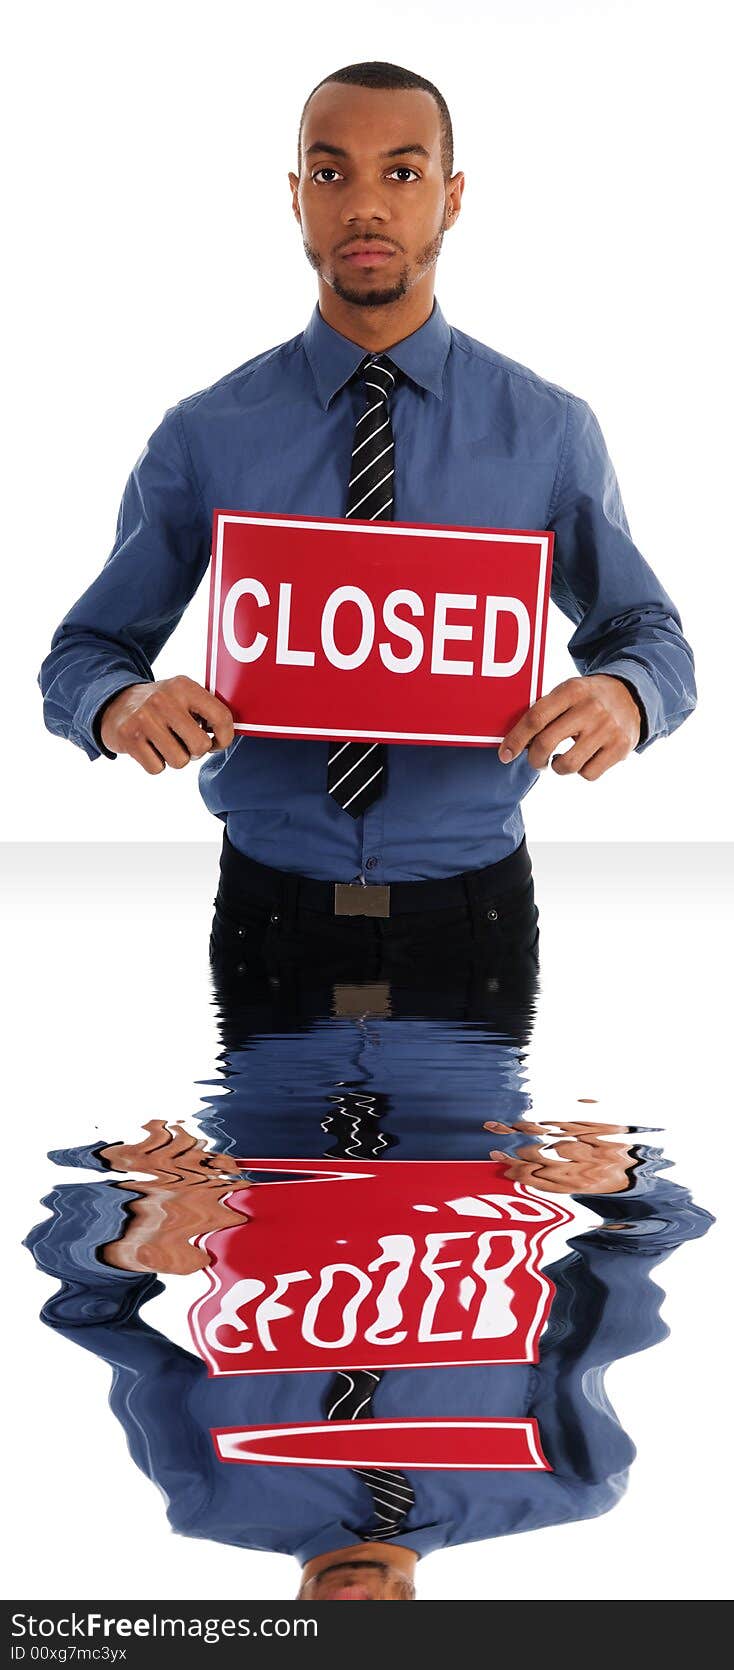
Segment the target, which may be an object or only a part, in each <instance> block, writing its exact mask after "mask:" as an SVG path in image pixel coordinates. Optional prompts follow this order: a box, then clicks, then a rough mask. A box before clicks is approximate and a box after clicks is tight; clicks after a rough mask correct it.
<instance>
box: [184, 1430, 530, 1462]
mask: <svg viewBox="0 0 734 1670" xmlns="http://www.w3.org/2000/svg"><path fill="white" fill-rule="evenodd" d="M357 1424H359V1425H361V1424H362V1423H357ZM364 1424H365V1425H366V1424H367V1423H366V1422H365V1423H364ZM345 1428H347V1429H348V1430H349V1431H351V1432H352V1433H354V1430H355V1422H354V1421H331V1422H329V1423H327V1422H325V1421H319V1422H315V1423H314V1424H313V1425H311V1426H275V1427H244V1428H240V1427H211V1428H210V1432H211V1435H212V1438H213V1440H214V1445H215V1448H216V1450H217V1453H218V1455H219V1457H220V1460H221V1461H243V1462H253V1461H255V1462H256V1461H259V1462H265V1463H267V1464H268V1466H271V1467H272V1466H276V1467H400V1466H402V1467H405V1468H406V1469H407V1471H408V1472H409V1473H412V1472H421V1471H425V1470H426V1469H428V1470H430V1471H431V1472H434V1471H435V1472H453V1471H455V1469H456V1468H460V1469H461V1471H462V1472H468V1473H478V1472H490V1471H491V1472H493V1473H500V1472H511V1473H523V1472H530V1471H534V1472H538V1471H542V1472H544V1473H545V1472H550V1471H552V1469H551V1468H549V1467H548V1464H547V1462H546V1460H545V1458H544V1456H543V1455H542V1454H541V1452H540V1449H539V1444H538V1428H537V1422H536V1420H535V1419H534V1417H533V1416H523V1417H520V1418H519V1419H514V1418H513V1417H507V1418H505V1417H503V1416H486V1417H483V1416H479V1417H478V1418H477V1419H475V1420H462V1419H460V1418H458V1419H454V1418H451V1417H446V1418H444V1419H441V1418H440V1417H439V1418H438V1419H435V1420H426V1419H425V1418H421V1417H420V1416H416V1417H415V1418H414V1419H410V1418H406V1419H401V1418H400V1417H398V1418H397V1419H396V1420H387V1421H379V1420H377V1421H375V1420H371V1421H370V1422H369V1428H370V1435H372V1434H373V1433H375V1432H384V1433H386V1435H387V1439H386V1442H387V1445H388V1449H387V1451H386V1455H385V1458H384V1459H381V1460H376V1459H375V1457H374V1456H368V1457H365V1458H364V1459H361V1460H356V1459H355V1458H354V1457H352V1456H350V1457H349V1459H348V1460H346V1459H344V1458H342V1457H337V1458H336V1459H334V1458H332V1457H331V1456H330V1455H329V1454H328V1443H329V1440H330V1439H331V1438H333V1437H334V1434H335V1430H336V1432H343V1431H344V1430H345ZM508 1429H512V1430H513V1431H516V1432H522V1434H523V1436H524V1438H525V1442H526V1444H527V1449H528V1455H529V1458H530V1459H529V1460H528V1461H463V1460H461V1461H457V1460H456V1459H455V1458H454V1459H453V1460H451V1461H408V1462H406V1461H405V1460H404V1459H403V1460H402V1461H400V1460H398V1459H394V1458H393V1457H392V1454H391V1451H390V1449H389V1444H390V1440H391V1439H392V1438H395V1437H397V1435H398V1433H401V1432H415V1431H419V1432H420V1431H428V1432H430V1433H435V1432H439V1431H451V1432H463V1431H469V1432H477V1431H478V1432H484V1433H486V1434H487V1435H489V1433H490V1432H507V1431H508ZM313 1433H319V1434H320V1435H321V1436H322V1437H323V1438H324V1440H325V1442H326V1449H325V1453H324V1454H323V1455H320V1456H310V1455H283V1454H282V1452H281V1453H279V1452H278V1451H277V1450H271V1451H269V1450H264V1449H263V1450H261V1449H257V1448H255V1446H256V1445H257V1444H258V1443H261V1442H262V1441H263V1440H264V1439H266V1438H286V1437H290V1436H291V1434H292V1435H293V1436H298V1437H300V1436H301V1435H303V1436H304V1437H307V1436H310V1435H311V1434H313ZM360 1436H361V1434H360ZM244 1440H247V1443H245V1442H244Z"/></svg>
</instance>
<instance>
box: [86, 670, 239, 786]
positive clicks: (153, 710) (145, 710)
mask: <svg viewBox="0 0 734 1670" xmlns="http://www.w3.org/2000/svg"><path fill="white" fill-rule="evenodd" d="M208 732H213V735H208V734H207V733H208ZM99 735H100V736H101V738H102V741H103V743H104V745H105V748H109V750H110V753H112V754H130V755H131V757H132V758H133V759H134V760H137V762H138V765H142V767H143V770H144V771H147V772H149V774H150V775H151V777H155V776H157V774H158V772H159V771H165V768H166V766H167V765H171V766H173V767H174V769H176V770H180V768H181V766H184V765H188V763H189V761H190V760H198V759H201V758H202V755H204V754H208V753H210V752H212V750H213V749H215V748H228V747H229V745H230V743H231V742H232V741H233V740H234V724H233V721H232V715H231V713H230V711H229V708H228V707H225V705H224V702H220V700H219V698H218V696H212V694H211V692H210V691H209V690H205V689H204V687H203V685H201V684H197V683H196V680H195V679H193V678H187V677H186V675H185V674H183V673H182V674H179V675H178V677H176V678H164V679H161V680H160V681H159V682H157V683H152V682H150V681H148V682H146V683H144V684H129V685H128V686H127V689H125V690H121V691H120V693H119V695H117V696H114V697H113V699H112V701H111V702H110V703H109V704H108V706H107V707H106V708H105V710H104V712H103V715H102V722H101V725H100V729H99Z"/></svg>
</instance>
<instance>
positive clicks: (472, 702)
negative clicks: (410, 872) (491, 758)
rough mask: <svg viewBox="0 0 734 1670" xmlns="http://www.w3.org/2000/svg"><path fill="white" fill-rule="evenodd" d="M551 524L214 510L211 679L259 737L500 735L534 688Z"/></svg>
mask: <svg viewBox="0 0 734 1670" xmlns="http://www.w3.org/2000/svg"><path fill="white" fill-rule="evenodd" d="M552 553H553V534H552V533H550V532H541V533H532V532H526V531H521V530H516V529H508V528H458V527H425V526H422V525H418V524H416V523H412V522H358V521H355V520H352V519H349V520H347V519H346V518H344V519H342V520H338V521H325V520H321V519H320V518H318V517H313V516H312V517H303V516H302V517H297V516H271V515H267V516H262V515H248V514H246V513H244V512H243V513H239V512H235V511H226V510H215V512H214V527H213V539H212V568H211V592H210V600H209V638H208V646H207V671H206V683H207V687H208V689H209V690H211V691H212V692H213V693H214V694H215V695H217V696H219V697H220V699H221V700H222V701H223V702H226V704H227V706H228V707H229V708H230V710H231V712H232V714H233V717H234V722H235V730H238V731H243V732H249V733H251V734H253V735H259V736H301V737H328V738H331V737H334V738H336V737H341V736H343V737H353V738H360V737H365V738H369V739H370V740H373V741H383V742H415V743H445V744H449V743H462V744H465V745H467V746H475V747H479V746H482V745H487V744H492V743H499V742H501V741H502V738H503V736H504V735H505V734H506V732H507V731H508V730H509V729H510V728H511V726H512V725H513V724H514V723H515V721H516V720H517V719H519V718H520V717H521V715H522V714H523V713H525V712H526V711H527V709H528V708H529V707H531V706H532V704H533V702H534V701H535V700H536V699H537V697H538V696H539V695H540V692H541V684H542V677H543V652H544V645H545V627H546V617H547V612H548V595H549V589H550V575H551V559H552Z"/></svg>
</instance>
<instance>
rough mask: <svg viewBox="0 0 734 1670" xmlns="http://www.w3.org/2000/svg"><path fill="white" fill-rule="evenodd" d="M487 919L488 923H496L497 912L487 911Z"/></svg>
mask: <svg viewBox="0 0 734 1670" xmlns="http://www.w3.org/2000/svg"><path fill="white" fill-rule="evenodd" d="M487 918H488V920H489V921H490V922H496V921H497V912H496V910H488V911H487Z"/></svg>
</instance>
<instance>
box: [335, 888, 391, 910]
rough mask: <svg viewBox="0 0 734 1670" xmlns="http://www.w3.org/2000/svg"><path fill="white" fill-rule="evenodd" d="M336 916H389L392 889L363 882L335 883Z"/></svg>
mask: <svg viewBox="0 0 734 1670" xmlns="http://www.w3.org/2000/svg"><path fill="white" fill-rule="evenodd" d="M334 915H335V916H389V915H390V888H389V887H380V886H379V885H370V884H369V883H365V882H362V881H335V882H334Z"/></svg>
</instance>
